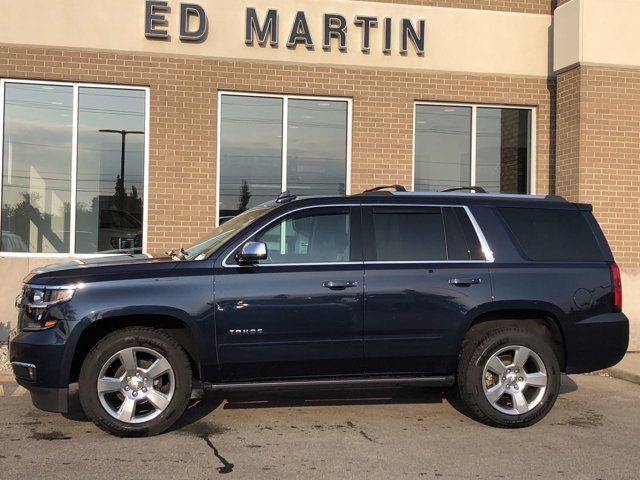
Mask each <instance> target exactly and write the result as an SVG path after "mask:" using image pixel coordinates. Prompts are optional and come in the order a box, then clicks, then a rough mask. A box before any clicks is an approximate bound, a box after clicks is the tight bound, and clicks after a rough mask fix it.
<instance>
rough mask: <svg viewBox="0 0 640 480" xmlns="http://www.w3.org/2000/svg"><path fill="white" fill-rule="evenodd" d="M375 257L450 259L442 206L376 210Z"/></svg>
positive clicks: (374, 230) (427, 259) (374, 224)
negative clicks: (446, 244)
mask: <svg viewBox="0 0 640 480" xmlns="http://www.w3.org/2000/svg"><path fill="white" fill-rule="evenodd" d="M373 234H374V237H375V256H376V258H375V259H373V260H378V261H412V260H413V261H438V260H446V259H447V249H446V246H445V235H444V223H443V218H442V212H441V209H440V208H411V209H399V208H379V209H374V210H373Z"/></svg>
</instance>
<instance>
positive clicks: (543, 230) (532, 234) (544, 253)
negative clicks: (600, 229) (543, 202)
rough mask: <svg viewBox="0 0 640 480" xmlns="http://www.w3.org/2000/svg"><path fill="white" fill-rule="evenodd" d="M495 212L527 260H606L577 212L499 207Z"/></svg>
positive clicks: (581, 215) (584, 220)
mask: <svg viewBox="0 0 640 480" xmlns="http://www.w3.org/2000/svg"><path fill="white" fill-rule="evenodd" d="M498 212H499V213H500V216H501V217H502V219H503V220H504V222H505V223H506V224H507V227H508V228H509V230H510V231H511V233H512V234H513V236H514V237H515V240H516V242H517V243H518V245H519V246H520V249H521V250H522V252H523V253H524V255H525V256H526V258H528V259H529V260H535V261H541V262H562V261H564V262H599V261H602V260H604V258H605V257H604V254H603V253H602V249H601V248H600V246H599V245H598V241H597V240H596V237H595V235H594V233H593V231H592V230H591V227H590V226H589V223H588V222H587V220H586V219H585V218H584V216H583V214H582V212H580V211H579V210H576V209H570V210H565V209H552V208H548V209H547V208H513V207H499V208H498Z"/></svg>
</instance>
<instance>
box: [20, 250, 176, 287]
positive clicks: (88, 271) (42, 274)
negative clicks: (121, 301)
mask: <svg viewBox="0 0 640 480" xmlns="http://www.w3.org/2000/svg"><path fill="white" fill-rule="evenodd" d="M179 262H180V261H179V260H174V259H173V258H170V257H161V258H149V257H147V256H146V255H142V254H138V255H112V256H105V257H98V258H88V259H74V260H70V261H65V262H61V263H55V264H51V265H47V266H45V267H38V268H35V269H33V270H32V271H31V272H30V273H29V275H27V276H26V277H25V279H24V282H25V283H33V284H37V285H56V284H65V283H67V284H68V283H77V282H92V281H97V280H108V279H114V280H115V279H116V278H132V276H133V277H135V276H146V274H147V273H148V274H151V273H155V274H160V272H162V271H169V270H172V269H173V268H175V266H176V265H177V264H178V263H179ZM109 277H115V278H109Z"/></svg>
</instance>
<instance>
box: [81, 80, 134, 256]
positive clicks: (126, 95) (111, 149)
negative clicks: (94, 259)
mask: <svg viewBox="0 0 640 480" xmlns="http://www.w3.org/2000/svg"><path fill="white" fill-rule="evenodd" d="M78 95H79V99H78V102H79V107H78V108H79V113H78V190H77V196H76V252H77V253H94V252H107V251H110V250H118V251H119V250H131V249H133V250H136V251H141V250H142V212H143V198H144V149H145V135H144V130H145V92H143V91H141V90H124V89H107V88H93V87H91V88H85V87H82V88H80V89H79V93H78Z"/></svg>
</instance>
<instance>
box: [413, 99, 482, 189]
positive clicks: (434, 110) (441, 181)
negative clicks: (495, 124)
mask: <svg viewBox="0 0 640 480" xmlns="http://www.w3.org/2000/svg"><path fill="white" fill-rule="evenodd" d="M415 177H416V178H415V189H416V190H434V191H438V190H443V189H445V188H451V187H459V186H461V185H470V179H471V108H470V107H454V106H445V105H417V106H416V125H415Z"/></svg>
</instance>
